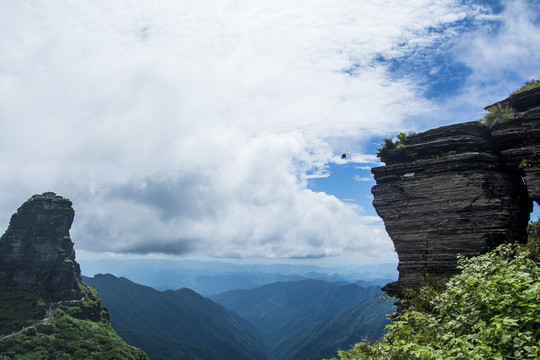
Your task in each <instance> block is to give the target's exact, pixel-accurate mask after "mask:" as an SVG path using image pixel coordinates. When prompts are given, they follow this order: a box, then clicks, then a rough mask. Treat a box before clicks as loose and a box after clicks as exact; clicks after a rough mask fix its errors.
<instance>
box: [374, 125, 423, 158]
mask: <svg viewBox="0 0 540 360" xmlns="http://www.w3.org/2000/svg"><path fill="white" fill-rule="evenodd" d="M413 135H416V133H415V132H413V131H409V132H408V133H404V132H401V133H399V134H397V135H395V136H394V135H392V136H391V137H388V138H386V139H384V142H383V143H382V144H381V145H382V146H381V147H380V148H378V149H377V157H379V158H381V159H383V158H384V157H385V156H386V154H388V152H389V151H390V150H401V149H403V148H404V147H405V145H406V144H407V142H408V141H409V138H410V137H411V136H413ZM394 137H395V139H394Z"/></svg>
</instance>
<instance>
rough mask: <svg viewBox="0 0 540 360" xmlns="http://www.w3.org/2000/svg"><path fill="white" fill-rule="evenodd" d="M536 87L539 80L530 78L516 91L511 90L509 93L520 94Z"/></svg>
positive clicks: (538, 85)
mask: <svg viewBox="0 0 540 360" xmlns="http://www.w3.org/2000/svg"><path fill="white" fill-rule="evenodd" d="M537 87H540V80H539V79H531V80H529V81H527V82H525V84H523V86H522V87H520V88H519V89H517V90H516V91H514V92H512V93H511V94H510V95H516V94H520V93H522V92H525V91H529V90H532V89H535V88H537Z"/></svg>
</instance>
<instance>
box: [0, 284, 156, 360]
mask: <svg viewBox="0 0 540 360" xmlns="http://www.w3.org/2000/svg"><path fill="white" fill-rule="evenodd" d="M5 299H6V302H7V301H8V299H7V298H5ZM12 306H16V305H15V304H12ZM12 310H14V311H16V309H14V308H12ZM44 316H45V314H44V315H43V317H44ZM43 317H41V318H42V319H43ZM0 354H4V355H6V356H8V357H10V358H16V359H17V360H32V359H36V360H37V359H100V360H101V359H133V360H139V359H140V360H144V359H147V357H146V355H145V354H144V352H143V351H142V350H139V349H137V348H134V347H132V346H129V345H127V344H126V343H125V342H124V340H123V339H122V338H121V337H119V336H118V335H117V334H116V332H115V331H114V330H113V329H112V327H111V325H110V322H109V315H108V312H107V310H106V309H104V308H102V307H101V300H100V298H99V296H98V295H97V293H96V292H95V290H93V289H92V290H91V291H90V292H89V295H88V298H87V299H86V300H85V301H83V302H81V303H78V302H74V303H72V304H69V306H65V305H61V306H58V307H56V308H53V311H52V318H51V319H50V321H49V322H48V323H47V324H40V325H37V326H35V327H31V328H28V329H26V330H24V331H22V332H20V333H17V334H16V335H13V336H7V337H4V338H2V339H0Z"/></svg>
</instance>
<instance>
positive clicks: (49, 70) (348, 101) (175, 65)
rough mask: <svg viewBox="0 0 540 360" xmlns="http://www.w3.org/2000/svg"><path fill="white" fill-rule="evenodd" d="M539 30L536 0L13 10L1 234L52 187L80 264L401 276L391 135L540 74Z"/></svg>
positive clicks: (2, 10)
mask: <svg viewBox="0 0 540 360" xmlns="http://www.w3.org/2000/svg"><path fill="white" fill-rule="evenodd" d="M539 19H540V5H539V3H538V2H537V1H533V0H508V1H474V0H469V1H462V0H411V1H406V2H405V1H401V0H389V1H385V2H381V1H379V0H365V1H349V0H257V1H252V0H249V1H248V0H212V1H191V0H182V1H173V0H164V1H160V2H159V3H158V2H151V1H143V0H140V1H133V2H131V3H130V4H129V6H128V5H127V4H126V3H124V2H110V1H105V0H93V1H90V0H88V1H77V2H69V3H66V2H64V1H59V0H58V1H55V0H53V1H47V2H43V1H33V0H21V1H17V2H9V1H3V2H0V34H1V35H0V48H2V49H3V50H2V52H1V54H0V126H1V129H2V131H1V132H0V171H1V172H2V174H9V175H4V176H2V177H1V178H0V230H1V231H4V230H5V228H6V227H7V224H8V222H9V217H10V216H11V214H12V213H13V212H14V211H15V209H17V207H18V206H19V205H20V204H21V203H22V202H24V201H25V200H26V199H28V198H29V197H30V196H31V195H33V194H36V193H42V192H45V191H54V192H56V193H58V194H59V195H62V196H65V197H67V198H69V199H71V200H72V201H73V203H74V207H75V210H76V218H75V222H74V225H73V228H72V231H71V234H72V238H73V240H74V242H75V246H76V249H77V254H78V257H79V259H82V260H84V259H98V258H107V257H111V258H133V257H142V258H182V259H183V258H211V259H222V260H223V259H225V260H226V259H236V260H243V261H262V260H265V261H266V260H268V259H269V260H270V261H274V260H275V261H286V260H291V261H292V260H295V261H296V260H298V259H303V260H302V261H304V262H323V261H336V262H351V263H355V262H362V263H376V262H379V263H380V262H389V261H390V262H395V261H396V255H395V253H394V251H393V244H392V242H391V241H390V239H389V238H388V236H387V234H386V232H385V231H384V227H383V225H382V224H381V222H380V220H379V219H378V218H377V217H376V215H375V212H374V210H373V208H372V207H371V199H370V196H371V193H370V188H371V186H372V185H373V184H374V183H373V181H370V180H369V178H370V172H369V169H368V168H370V167H373V166H378V165H380V164H379V163H378V160H377V158H376V156H375V154H376V148H377V147H378V146H379V144H380V142H381V139H383V138H384V137H386V136H390V135H392V134H396V133H399V132H402V131H405V132H406V131H417V132H418V131H424V130H427V129H429V128H433V127H437V126H442V125H448V124H452V123H458V122H463V121H471V120H475V119H478V118H481V117H482V115H483V107H484V106H485V105H488V104H491V103H493V102H495V101H498V100H501V99H503V98H505V97H506V96H507V95H508V94H509V93H510V92H511V91H512V90H514V89H516V88H518V87H519V86H520V85H521V84H522V83H523V82H524V81H526V80H528V79H531V78H538V77H539V76H540V74H539V69H538V64H539V63H540V29H539V27H540V20H539ZM342 153H346V154H347V155H348V159H347V161H342V160H341V159H340V156H341V154H342ZM298 261H300V260H298Z"/></svg>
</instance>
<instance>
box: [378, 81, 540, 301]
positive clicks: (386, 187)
mask: <svg viewBox="0 0 540 360" xmlns="http://www.w3.org/2000/svg"><path fill="white" fill-rule="evenodd" d="M499 104H500V105H502V106H510V107H512V108H514V110H515V111H516V112H515V115H514V119H511V120H509V121H507V122H505V123H496V124H495V125H493V126H492V127H491V128H489V127H486V126H485V125H483V124H481V123H479V122H469V123H462V124H457V125H451V126H445V127H441V128H437V129H433V130H429V131H426V132H424V133H421V134H416V135H413V136H410V137H409V138H408V139H407V141H406V142H405V144H404V146H401V147H400V148H399V149H398V148H392V149H385V150H384V151H381V153H380V154H379V156H380V157H381V160H382V161H384V162H385V163H386V166H381V167H376V168H373V169H372V173H373V174H374V177H375V180H376V182H377V185H375V186H374V187H373V188H372V193H373V195H374V201H373V205H374V207H375V209H376V210H377V213H378V214H379V216H380V217H381V218H382V219H383V220H384V223H385V226H386V230H387V232H388V234H389V235H390V237H391V238H392V241H393V242H394V246H395V249H396V251H397V253H398V256H399V264H398V270H399V279H398V281H397V282H394V283H391V284H388V285H386V287H385V288H384V290H386V291H387V293H388V294H390V295H392V296H397V297H400V295H402V294H403V290H404V289H405V288H409V287H416V286H418V285H419V284H421V283H422V282H423V281H424V280H425V278H426V276H427V275H428V274H433V275H437V276H451V275H454V274H456V273H457V272H458V270H457V269H456V257H457V255H458V254H462V255H465V256H476V255H479V254H482V253H485V252H487V251H489V250H491V249H493V248H494V247H496V246H497V245H499V244H501V243H504V242H524V241H526V227H527V223H528V221H529V217H530V212H531V211H532V201H536V202H538V201H539V200H540V88H538V89H534V90H531V91H528V92H526V93H523V94H518V95H515V96H512V97H510V98H508V99H506V100H504V101H503V102H501V103H499ZM492 106H497V104H494V105H491V106H490V107H492ZM490 107H488V108H490Z"/></svg>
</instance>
